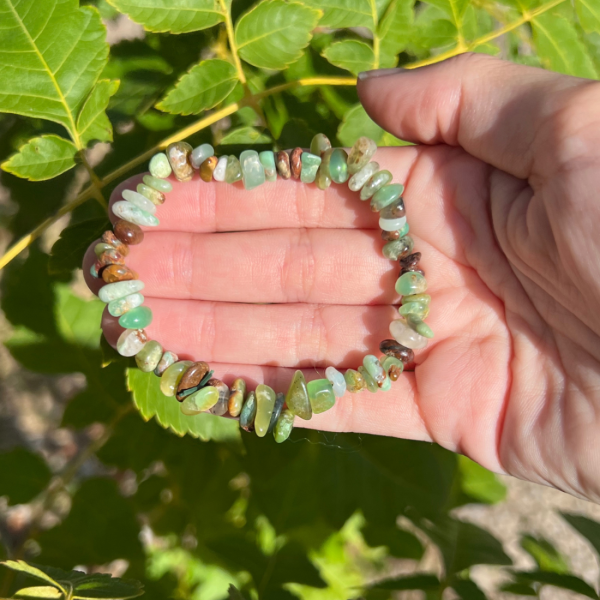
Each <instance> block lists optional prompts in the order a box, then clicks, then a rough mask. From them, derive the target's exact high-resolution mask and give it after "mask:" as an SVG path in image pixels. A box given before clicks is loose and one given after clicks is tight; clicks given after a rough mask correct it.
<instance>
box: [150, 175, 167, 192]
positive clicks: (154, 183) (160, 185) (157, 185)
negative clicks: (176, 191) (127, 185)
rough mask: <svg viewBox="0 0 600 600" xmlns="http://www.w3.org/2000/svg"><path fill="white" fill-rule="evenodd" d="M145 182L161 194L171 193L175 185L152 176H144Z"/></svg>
mask: <svg viewBox="0 0 600 600" xmlns="http://www.w3.org/2000/svg"><path fill="white" fill-rule="evenodd" d="M143 182H144V183H145V184H146V185H149V186H150V187H151V188H154V189H155V190H157V191H159V192H170V191H171V190H172V189H173V185H172V184H171V182H170V181H166V180H165V179H159V178H158V177H153V176H152V175H144V179H143Z"/></svg>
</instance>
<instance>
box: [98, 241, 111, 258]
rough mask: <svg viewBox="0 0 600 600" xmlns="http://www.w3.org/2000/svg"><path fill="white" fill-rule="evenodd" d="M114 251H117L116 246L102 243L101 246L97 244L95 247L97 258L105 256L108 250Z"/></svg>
mask: <svg viewBox="0 0 600 600" xmlns="http://www.w3.org/2000/svg"><path fill="white" fill-rule="evenodd" d="M114 249H115V247H114V246H111V245H110V244H105V243H103V242H100V243H99V244H96V245H95V246H94V254H95V255H96V258H100V257H101V256H102V254H104V253H105V252H106V251H107V250H108V251H111V250H114Z"/></svg>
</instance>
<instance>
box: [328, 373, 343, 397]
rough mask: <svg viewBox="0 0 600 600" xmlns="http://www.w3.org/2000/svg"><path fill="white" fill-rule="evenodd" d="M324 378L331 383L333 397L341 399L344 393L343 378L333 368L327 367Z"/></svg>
mask: <svg viewBox="0 0 600 600" xmlns="http://www.w3.org/2000/svg"><path fill="white" fill-rule="evenodd" d="M325 377H327V379H329V381H330V382H331V385H332V387H333V393H334V394H335V397H336V398H341V397H342V396H343V395H344V394H345V393H346V380H345V379H344V376H343V375H342V374H341V373H340V372H339V371H338V370H337V369H336V368H335V367H327V368H326V369H325Z"/></svg>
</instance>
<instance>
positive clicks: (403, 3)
mask: <svg viewBox="0 0 600 600" xmlns="http://www.w3.org/2000/svg"><path fill="white" fill-rule="evenodd" d="M414 3H415V1H414V0H392V2H391V3H390V5H389V6H388V8H387V10H386V11H385V14H384V16H383V18H382V20H381V23H380V24H379V27H378V28H377V36H378V37H379V53H380V57H379V67H381V68H389V67H395V66H396V63H397V62H398V58H397V55H398V54H399V53H400V52H402V51H403V50H404V49H405V48H406V45H407V44H408V41H409V38H410V35H411V34H412V30H413V22H414Z"/></svg>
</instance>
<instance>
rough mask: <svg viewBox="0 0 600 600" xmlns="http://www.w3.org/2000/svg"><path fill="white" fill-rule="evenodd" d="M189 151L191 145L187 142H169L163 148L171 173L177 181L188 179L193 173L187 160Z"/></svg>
mask: <svg viewBox="0 0 600 600" xmlns="http://www.w3.org/2000/svg"><path fill="white" fill-rule="evenodd" d="M191 153H192V147H191V146H190V145H189V144H188V143H187V142H175V143H174V144H169V145H168V146H167V149H166V150H165V154H166V155H167V158H168V159H169V164H170V165H171V168H172V169H173V175H175V177H176V178H177V179H178V180H179V181H189V180H190V179H191V178H192V175H193V174H194V169H193V168H192V165H191V164H190V160H189V158H190V154H191Z"/></svg>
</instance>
